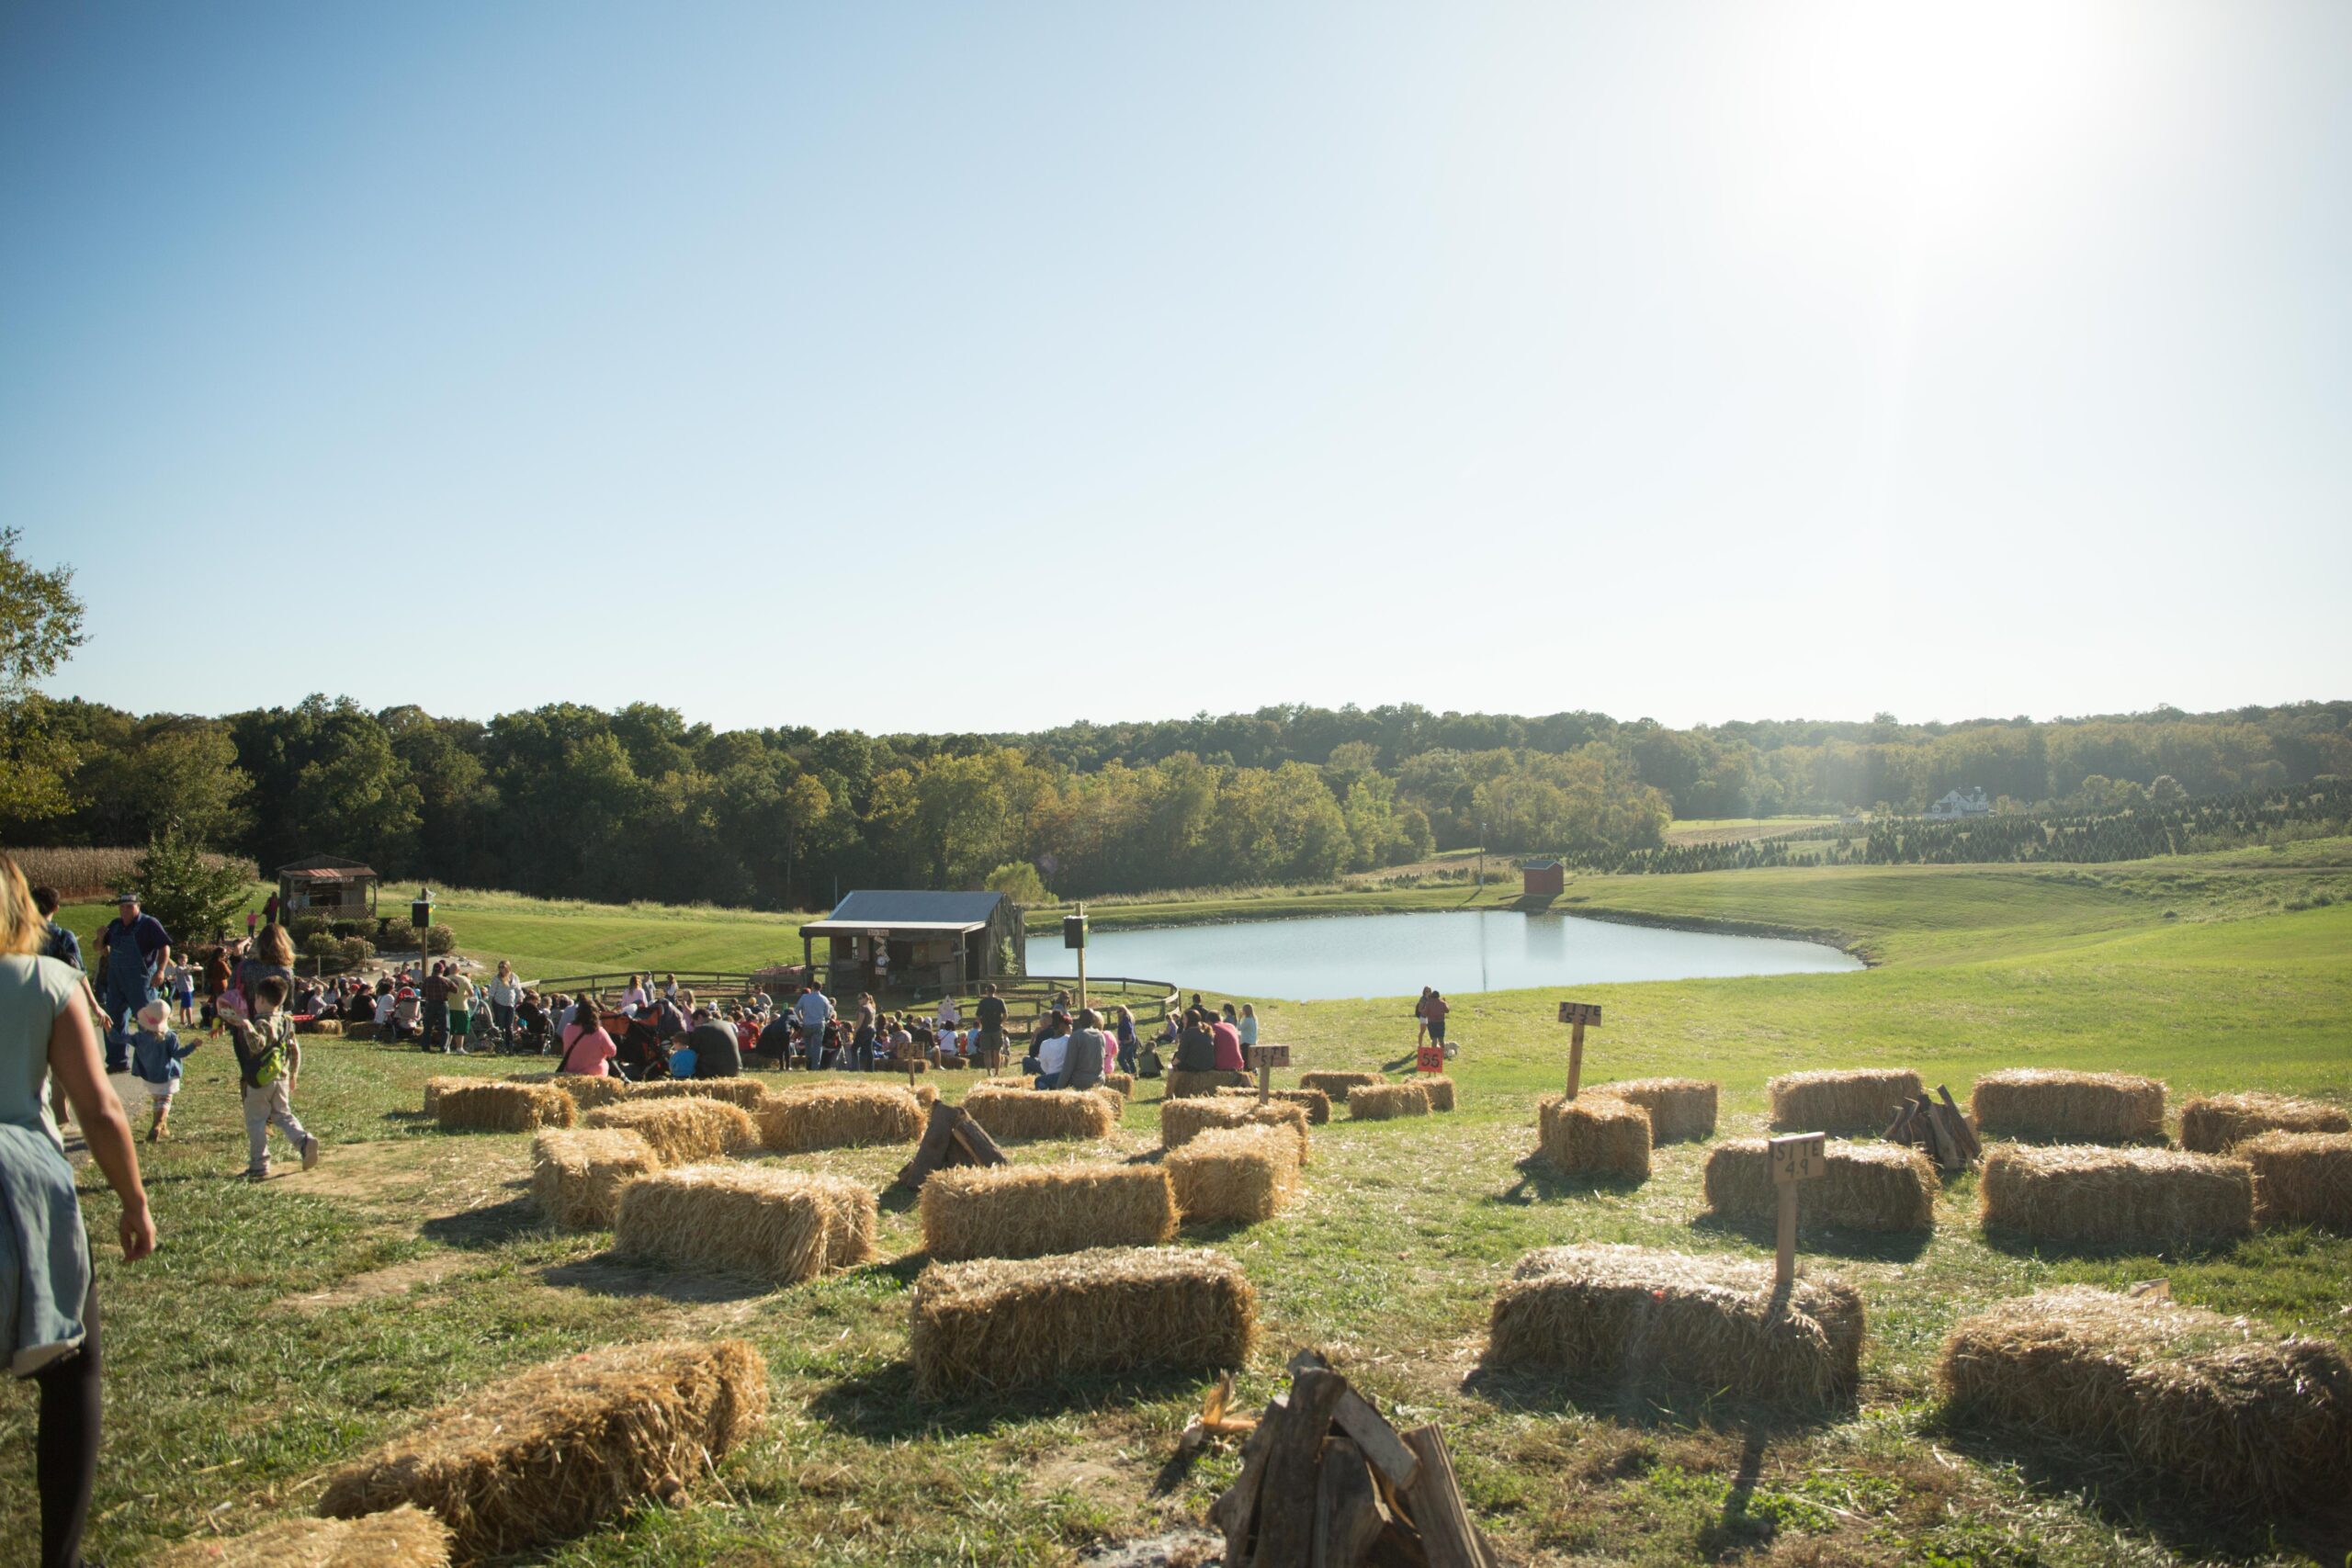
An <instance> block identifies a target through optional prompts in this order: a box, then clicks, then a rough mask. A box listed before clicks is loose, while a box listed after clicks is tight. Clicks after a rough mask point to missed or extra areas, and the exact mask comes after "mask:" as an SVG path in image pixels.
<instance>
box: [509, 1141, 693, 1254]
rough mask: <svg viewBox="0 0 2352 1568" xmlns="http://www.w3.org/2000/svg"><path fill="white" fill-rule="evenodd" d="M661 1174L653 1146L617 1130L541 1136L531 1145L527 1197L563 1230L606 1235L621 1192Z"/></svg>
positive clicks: (660, 1166)
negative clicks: (603, 1232)
mask: <svg viewBox="0 0 2352 1568" xmlns="http://www.w3.org/2000/svg"><path fill="white" fill-rule="evenodd" d="M661 1168H662V1158H661V1156H659V1155H656V1154H655V1153H654V1152H653V1145H650V1144H649V1143H647V1142H646V1141H645V1139H644V1138H643V1137H642V1136H641V1135H640V1134H637V1133H633V1132H626V1131H621V1130H618V1129H594V1128H586V1129H582V1130H580V1131H578V1132H571V1131H557V1132H550V1133H541V1134H539V1135H538V1136H537V1137H536V1138H534V1139H532V1140H531V1196H532V1197H533V1198H534V1199H535V1200H537V1202H538V1205H539V1213H541V1214H543V1215H545V1216H546V1217H547V1220H548V1224H552V1225H556V1226H559V1227H560V1228H562V1229H564V1230H609V1229H611V1228H612V1224H613V1213H614V1211H615V1210H616V1208H617V1207H618V1206H619V1203H620V1196H621V1189H622V1188H623V1187H625V1186H627V1185H628V1183H630V1182H632V1181H634V1180H636V1179H638V1178H639V1177H640V1176H650V1175H652V1174H653V1173H654V1172H655V1171H657V1170H660V1169H661Z"/></svg>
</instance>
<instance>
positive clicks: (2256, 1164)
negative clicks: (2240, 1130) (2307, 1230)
mask: <svg viewBox="0 0 2352 1568" xmlns="http://www.w3.org/2000/svg"><path fill="white" fill-rule="evenodd" d="M2230 1153H2231V1154H2233V1155H2234V1156H2236V1157H2238V1158H2239V1159H2242V1160H2244V1161H2245V1162H2246V1164H2247V1165H2248V1166H2250V1167H2251V1168H2253V1170H2254V1223H2255V1224H2258V1225H2324V1226H2325V1227H2327V1228H2328V1229H2329V1230H2336V1231H2352V1133H2258V1134H2255V1135H2254V1136H2253V1137H2251V1138H2248V1139H2246V1140H2245V1142H2244V1143H2242V1144H2240V1145H2238V1146H2237V1147H2236V1148H2234V1149H2232V1150H2231V1151H2230Z"/></svg>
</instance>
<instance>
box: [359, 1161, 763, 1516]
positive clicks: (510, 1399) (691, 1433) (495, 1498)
mask: <svg viewBox="0 0 2352 1568" xmlns="http://www.w3.org/2000/svg"><path fill="white" fill-rule="evenodd" d="M632 1190H634V1189H632ZM767 1407H768V1370H767V1363H765V1362H764V1361H763V1360H762V1359H760V1353H759V1351H757V1350H755V1349H753V1348H752V1347H751V1346H750V1345H749V1344H747V1343H745V1342H744V1341H742V1340H741V1339H721V1340H718V1341H716V1342H715V1343H705V1344H687V1343H682V1342H672V1343H654V1344H643V1345H614V1346H608V1347H606V1348H604V1349H601V1350H592V1351H590V1352H589V1353H587V1354H586V1355H582V1356H567V1357H565V1358H564V1359H561V1360H560V1361H550V1362H548V1363H547V1364H546V1365H544V1366H538V1367H534V1368H532V1369H531V1370H530V1371H526V1372H524V1373H522V1374H520V1375H519V1376H516V1377H512V1378H509V1379H507V1380H506V1381H505V1382H499V1383H493V1384H492V1385H491V1386H490V1387H488V1388H483V1389H475V1390H473V1391H471V1392H469V1393H466V1394H464V1395H463V1396H461V1397H459V1398H458V1399H456V1400H454V1401H452V1402H451V1403H449V1404H446V1405H444V1406H442V1407H441V1408H440V1409H439V1410H437V1411H435V1413H434V1414H433V1415H431V1416H427V1417H426V1418H425V1419H424V1422H423V1423H422V1424H421V1425H420V1426H418V1427H416V1428H415V1429H413V1431H411V1432H409V1433H408V1434H407V1435H406V1436H405V1437H401V1438H394V1439H393V1440H392V1441H391V1442H390V1443H388V1444H386V1445H385V1446H384V1447H383V1448H381V1449H379V1450H377V1451H376V1452H375V1453H374V1454H372V1455H370V1456H369V1457H368V1458H367V1459H363V1460H360V1461H357V1462H356V1463H353V1464H348V1465H345V1466H343V1467H342V1468H341V1469H339V1470H336V1471H335V1472H333V1473H332V1474H330V1475H329V1476H328V1477H327V1486H326V1495H324V1496H323V1497H322V1498H321V1499H320V1501H319V1512H320V1513H321V1514H323V1515H325V1516H327V1517H330V1518H355V1517H359V1516H361V1515H367V1514H378V1513H381V1512H383V1511H384V1510H386V1509H389V1508H392V1507H396V1506H399V1505H401V1504H402V1503H412V1504H414V1505H415V1506H418V1507H421V1508H429V1509H431V1510H432V1511H433V1512H434V1513H435V1514H437V1515H439V1516H440V1517H441V1522H442V1523H443V1524H445V1525H447V1526H448V1527H449V1532H450V1535H451V1536H452V1537H453V1538H454V1539H453V1543H452V1555H453V1556H455V1557H457V1558H458V1560H460V1561H464V1560H468V1559H471V1558H476V1557H492V1556H499V1555H503V1554H506V1553H510V1552H516V1551H523V1550H525V1549H526V1548H527V1547H530V1546H533V1545H536V1544H537V1543H539V1542H542V1541H550V1540H561V1539H564V1538H566V1537H569V1536H575V1535H578V1534H580V1533H581V1532H582V1531H583V1530H585V1529H588V1528H589V1527H590V1526H592V1525H594V1524H596V1523H597V1522H598V1521H600V1520H603V1519H605V1518H608V1517H611V1516H613V1515H615V1514H617V1513H619V1512H620V1511H621V1510H623V1509H624V1508H627V1507H629V1506H632V1505H634V1504H636V1503H638V1502H639V1501H641V1500H643V1499H645V1498H648V1497H653V1498H659V1499H661V1500H662V1501H663V1502H672V1501H674V1500H676V1499H677V1497H678V1496H679V1495H681V1494H682V1493H683V1492H684V1490H685V1487H686V1485H687V1483H689V1482H691V1481H692V1480H693V1479H694V1478H695V1477H696V1476H698V1475H700V1474H701V1473H702V1472H704V1471H705V1470H706V1469H707V1468H708V1467H709V1465H710V1463H711V1461H713V1460H715V1459H717V1458H718V1456H719V1455H720V1454H723V1453H725V1452H726V1451H727V1450H729V1449H731V1448H733V1447H734V1446H735V1445H736V1444H737V1443H739V1442H741V1440H742V1439H743V1438H746V1437H748V1436H749V1435H750V1434H751V1433H752V1430H753V1429H754V1428H756V1427H758V1426H759V1424H760V1420H761V1417H762V1416H765V1415H766V1413H767Z"/></svg>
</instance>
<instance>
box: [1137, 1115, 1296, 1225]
mask: <svg viewBox="0 0 2352 1568" xmlns="http://www.w3.org/2000/svg"><path fill="white" fill-rule="evenodd" d="M1167 1172H1168V1180H1169V1184H1170V1186H1171V1187H1172V1188H1173V1189H1174V1190H1175V1193H1176V1207H1177V1208H1178V1209H1179V1210H1181V1211H1182V1213H1183V1215H1184V1223H1185V1224H1214V1223H1217V1222H1225V1223H1228V1224H1245V1225H1249V1224H1257V1223H1258V1222H1259V1221H1261V1220H1270V1219H1272V1218H1273V1217H1274V1213H1275V1211H1277V1210H1279V1209H1280V1208H1281V1207H1282V1206H1283V1204H1284V1203H1287V1202H1289V1201H1290V1198H1291V1194H1292V1193H1294V1192H1295V1191H1296V1190H1298V1144H1297V1141H1296V1140H1295V1139H1294V1138H1292V1137H1291V1136H1290V1135H1289V1134H1286V1133H1285V1132H1283V1129H1282V1128H1280V1127H1274V1126H1269V1125H1265V1124H1263V1123H1257V1124H1253V1125H1250V1126H1246V1127H1217V1128H1213V1129H1211V1130H1209V1131H1207V1132H1204V1133H1202V1134H1199V1135H1198V1136H1196V1137H1193V1138H1190V1139H1188V1140H1186V1142H1185V1144H1184V1146H1183V1147H1182V1148H1181V1149H1176V1150H1174V1151H1172V1152H1171V1153H1170V1155H1169V1156H1168V1159H1167Z"/></svg>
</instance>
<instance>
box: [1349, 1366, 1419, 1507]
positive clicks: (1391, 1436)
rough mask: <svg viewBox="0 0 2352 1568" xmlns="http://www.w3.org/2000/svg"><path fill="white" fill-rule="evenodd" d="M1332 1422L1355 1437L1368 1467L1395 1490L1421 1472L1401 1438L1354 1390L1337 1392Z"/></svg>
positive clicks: (1401, 1488) (1413, 1456)
mask: <svg viewBox="0 0 2352 1568" xmlns="http://www.w3.org/2000/svg"><path fill="white" fill-rule="evenodd" d="M1331 1420H1332V1422H1333V1423H1334V1424H1335V1425H1336V1426H1337V1427H1339V1428H1340V1431H1342V1432H1345V1433H1346V1434H1347V1435H1348V1436H1349V1437H1350V1438H1353V1439H1354V1440H1355V1445H1356V1447H1357V1448H1359V1449H1361V1450H1363V1457H1364V1459H1365V1460H1366V1461H1368V1462H1369V1463H1370V1464H1371V1465H1372V1467H1373V1468H1374V1470H1376V1471H1378V1472H1380V1473H1381V1474H1382V1475H1383V1476H1384V1477H1385V1478H1386V1480H1387V1482H1388V1484H1389V1485H1390V1486H1391V1487H1392V1488H1394V1489H1395V1490H1397V1491H1398V1492H1402V1491H1404V1490H1405V1489H1406V1488H1407V1487H1408V1486H1410V1485H1412V1484H1413V1479H1414V1477H1416V1476H1418V1475H1419V1474H1420V1472H1421V1461H1420V1460H1419V1458H1418V1457H1416V1456H1415V1454H1414V1453H1413V1450H1410V1449H1408V1448H1407V1447H1406V1446H1405V1440H1404V1439H1403V1438H1399V1437H1398V1436H1397V1428H1396V1427H1391V1426H1390V1425H1389V1424H1388V1422H1387V1421H1386V1419H1385V1418H1384V1417H1383V1416H1381V1414H1380V1412H1379V1411H1377V1410H1374V1408H1373V1407H1372V1406H1371V1404H1368V1403H1367V1402H1366V1401H1365V1399H1364V1397H1363V1395H1362V1394H1360V1393H1357V1392H1356V1391H1355V1390H1354V1389H1350V1390H1348V1392H1347V1393H1343V1394H1341V1395H1340V1403H1339V1404H1338V1406H1337V1407H1336V1408H1335V1409H1333V1410H1332V1412H1331Z"/></svg>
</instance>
